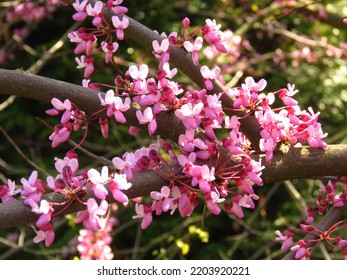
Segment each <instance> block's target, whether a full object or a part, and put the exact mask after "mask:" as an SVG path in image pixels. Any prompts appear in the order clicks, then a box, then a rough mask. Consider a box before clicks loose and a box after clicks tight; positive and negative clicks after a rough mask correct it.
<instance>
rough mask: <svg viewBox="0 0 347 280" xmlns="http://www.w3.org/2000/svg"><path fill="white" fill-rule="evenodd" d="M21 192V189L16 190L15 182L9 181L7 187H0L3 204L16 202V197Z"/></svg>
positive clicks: (0, 197)
mask: <svg viewBox="0 0 347 280" xmlns="http://www.w3.org/2000/svg"><path fill="white" fill-rule="evenodd" d="M20 192H21V190H20V189H16V184H15V182H14V181H11V180H10V179H8V180H7V185H0V199H1V200H2V202H3V203H7V202H13V201H16V200H17V199H16V198H14V196H16V195H17V194H18V193H20Z"/></svg>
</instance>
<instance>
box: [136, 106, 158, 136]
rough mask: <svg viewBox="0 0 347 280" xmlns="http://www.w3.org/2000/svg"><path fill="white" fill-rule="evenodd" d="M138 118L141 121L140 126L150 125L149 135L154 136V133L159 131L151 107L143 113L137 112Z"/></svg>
mask: <svg viewBox="0 0 347 280" xmlns="http://www.w3.org/2000/svg"><path fill="white" fill-rule="evenodd" d="M136 117H137V119H138V120H139V123H140V124H147V123H148V132H149V135H153V134H154V132H155V131H156V130H157V122H156V120H155V117H154V115H153V112H152V108H151V107H147V108H146V109H145V110H144V111H143V113H142V111H141V110H137V111H136Z"/></svg>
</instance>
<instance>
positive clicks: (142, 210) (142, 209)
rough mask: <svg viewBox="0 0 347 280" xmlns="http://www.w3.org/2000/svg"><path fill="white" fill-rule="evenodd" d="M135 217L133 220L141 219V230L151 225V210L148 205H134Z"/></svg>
mask: <svg viewBox="0 0 347 280" xmlns="http://www.w3.org/2000/svg"><path fill="white" fill-rule="evenodd" d="M135 211H136V215H134V216H133V219H137V218H141V219H142V222H141V228H142V229H146V228H148V226H149V225H150V224H151V223H152V221H153V217H152V209H151V208H150V207H149V206H148V205H143V204H136V206H135Z"/></svg>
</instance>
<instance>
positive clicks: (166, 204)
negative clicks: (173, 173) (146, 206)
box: [151, 186, 171, 215]
mask: <svg viewBox="0 0 347 280" xmlns="http://www.w3.org/2000/svg"><path fill="white" fill-rule="evenodd" d="M170 195H171V191H170V188H169V187H168V186H163V187H162V188H161V189H160V192H156V191H152V192H151V198H152V199H153V200H154V201H155V202H154V206H152V207H153V208H154V209H155V210H156V214H157V215H160V214H161V213H162V212H163V211H164V212H167V211H169V209H170V204H171V198H170Z"/></svg>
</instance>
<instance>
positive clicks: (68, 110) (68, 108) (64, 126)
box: [46, 98, 87, 148]
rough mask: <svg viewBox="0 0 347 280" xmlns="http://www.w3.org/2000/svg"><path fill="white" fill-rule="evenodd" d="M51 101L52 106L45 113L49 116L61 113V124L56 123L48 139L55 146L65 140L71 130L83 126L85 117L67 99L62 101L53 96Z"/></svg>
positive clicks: (76, 129) (85, 120)
mask: <svg viewBox="0 0 347 280" xmlns="http://www.w3.org/2000/svg"><path fill="white" fill-rule="evenodd" d="M51 103H52V105H53V108H52V109H49V110H47V111H46V113H47V114H48V115H50V116H57V115H59V114H61V115H62V116H61V120H60V122H61V124H59V125H56V126H55V127H54V130H53V133H52V134H51V135H50V136H49V140H51V141H52V147H53V148H55V147H57V146H58V145H59V144H60V143H63V142H66V141H67V140H68V139H69V136H70V133H71V132H72V131H78V130H79V129H80V128H82V127H84V126H85V125H86V123H87V118H86V115H85V113H84V112H83V111H81V110H79V109H78V108H77V107H76V106H75V105H73V104H72V103H71V102H70V100H68V99H66V100H64V102H62V101H60V100H59V99H57V98H53V99H52V101H51Z"/></svg>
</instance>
